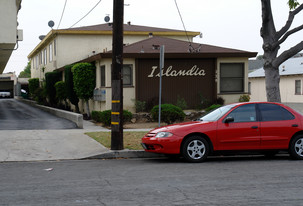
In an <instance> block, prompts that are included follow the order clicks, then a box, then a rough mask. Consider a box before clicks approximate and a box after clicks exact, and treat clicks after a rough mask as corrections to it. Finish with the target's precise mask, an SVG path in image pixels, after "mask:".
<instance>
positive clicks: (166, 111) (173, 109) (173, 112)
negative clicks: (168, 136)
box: [151, 104, 185, 124]
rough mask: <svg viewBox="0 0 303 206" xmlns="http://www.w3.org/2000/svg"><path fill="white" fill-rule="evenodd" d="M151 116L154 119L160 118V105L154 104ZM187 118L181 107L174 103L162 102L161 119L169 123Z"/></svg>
mask: <svg viewBox="0 0 303 206" xmlns="http://www.w3.org/2000/svg"><path fill="white" fill-rule="evenodd" d="M151 116H152V119H153V120H154V121H157V120H158V116H159V105H157V106H154V108H153V109H152V110H151ZM184 118H185V113H184V112H183V110H182V109H181V108H180V107H177V106H175V105H172V104H162V105H161V121H164V122H165V123H167V124H171V123H174V122H176V121H183V120H184Z"/></svg>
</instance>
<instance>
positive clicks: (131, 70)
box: [122, 64, 133, 86]
mask: <svg viewBox="0 0 303 206" xmlns="http://www.w3.org/2000/svg"><path fill="white" fill-rule="evenodd" d="M124 68H129V69H130V73H129V79H130V83H129V84H126V83H125V81H124V80H125V78H124V76H125V74H124ZM122 78H123V86H133V65H132V64H123V67H122Z"/></svg>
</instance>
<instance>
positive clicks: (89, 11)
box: [69, 0, 102, 29]
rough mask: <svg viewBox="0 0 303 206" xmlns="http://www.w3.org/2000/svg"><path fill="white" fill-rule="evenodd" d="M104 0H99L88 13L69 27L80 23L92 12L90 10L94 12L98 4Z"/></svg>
mask: <svg viewBox="0 0 303 206" xmlns="http://www.w3.org/2000/svg"><path fill="white" fill-rule="evenodd" d="M101 1H102V0H100V1H98V3H97V4H96V5H95V6H94V7H93V8H92V9H91V10H90V11H89V12H88V13H87V14H85V15H84V16H83V17H82V18H81V19H80V20H79V21H77V22H76V23H74V24H73V25H72V26H71V27H69V29H70V28H72V27H73V26H75V25H76V24H78V23H79V22H80V21H82V19H84V18H85V17H86V16H87V15H89V14H90V12H92V11H93V10H94V9H95V8H96V7H97V6H98V4H99V3H100V2H101Z"/></svg>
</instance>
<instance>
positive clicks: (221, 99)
mask: <svg viewBox="0 0 303 206" xmlns="http://www.w3.org/2000/svg"><path fill="white" fill-rule="evenodd" d="M224 103H225V100H224V99H223V98H222V97H218V98H217V99H216V104H220V105H224Z"/></svg>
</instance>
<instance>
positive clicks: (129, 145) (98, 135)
mask: <svg viewBox="0 0 303 206" xmlns="http://www.w3.org/2000/svg"><path fill="white" fill-rule="evenodd" d="M146 133H147V132H123V142H124V148H125V149H130V150H143V148H142V146H141V144H140V143H141V138H142V137H143V136H144V135H145V134H146ZM85 134H86V135H88V136H90V137H91V138H93V139H94V140H96V141H97V142H99V143H100V144H102V145H103V146H105V147H107V148H111V133H110V132H87V133H85Z"/></svg>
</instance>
